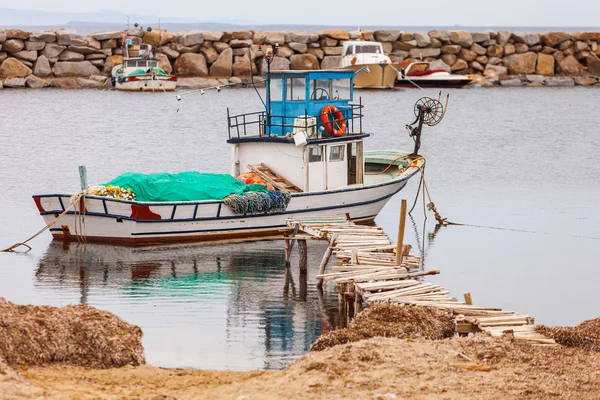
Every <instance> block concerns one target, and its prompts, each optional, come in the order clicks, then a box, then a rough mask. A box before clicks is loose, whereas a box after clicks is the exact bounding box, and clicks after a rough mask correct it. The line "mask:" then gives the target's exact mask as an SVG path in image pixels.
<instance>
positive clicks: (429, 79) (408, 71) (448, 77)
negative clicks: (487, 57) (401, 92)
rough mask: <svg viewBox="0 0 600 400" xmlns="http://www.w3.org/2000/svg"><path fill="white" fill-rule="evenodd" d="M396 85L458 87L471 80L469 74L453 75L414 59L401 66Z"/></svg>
mask: <svg viewBox="0 0 600 400" xmlns="http://www.w3.org/2000/svg"><path fill="white" fill-rule="evenodd" d="M397 75H398V76H397V78H396V84H395V86H396V87H415V86H418V87H436V88H459V87H463V86H465V85H467V84H468V83H469V82H471V79H472V78H471V77H470V76H469V75H455V74H451V73H449V72H448V71H446V70H444V69H435V68H432V67H431V63H429V62H427V61H415V62H411V63H408V64H406V65H404V66H403V68H402V69H401V70H400V72H399V73H398V74H397Z"/></svg>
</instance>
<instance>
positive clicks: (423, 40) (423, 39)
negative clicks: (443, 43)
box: [414, 31, 431, 47]
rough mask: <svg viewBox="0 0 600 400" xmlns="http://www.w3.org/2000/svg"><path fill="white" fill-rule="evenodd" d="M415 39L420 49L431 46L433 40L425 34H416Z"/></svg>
mask: <svg viewBox="0 0 600 400" xmlns="http://www.w3.org/2000/svg"><path fill="white" fill-rule="evenodd" d="M414 37H415V40H416V41H417V46H418V47H427V46H429V45H430V44H431V38H430V37H429V35H427V34H426V33H425V32H421V31H419V32H415V33H414Z"/></svg>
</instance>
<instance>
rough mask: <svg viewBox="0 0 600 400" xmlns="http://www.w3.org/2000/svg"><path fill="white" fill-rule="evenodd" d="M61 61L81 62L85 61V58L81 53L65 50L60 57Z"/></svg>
mask: <svg viewBox="0 0 600 400" xmlns="http://www.w3.org/2000/svg"><path fill="white" fill-rule="evenodd" d="M58 59H59V60H60V61H81V60H84V59H85V56H84V55H83V54H81V53H75V52H73V51H70V50H65V51H63V52H62V53H60V55H59V56H58Z"/></svg>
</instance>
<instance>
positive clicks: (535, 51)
mask: <svg viewBox="0 0 600 400" xmlns="http://www.w3.org/2000/svg"><path fill="white" fill-rule="evenodd" d="M542 48H543V46H542V45H541V44H536V45H535V46H531V47H529V51H533V52H534V53H539V52H540V51H542Z"/></svg>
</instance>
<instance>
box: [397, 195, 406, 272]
mask: <svg viewBox="0 0 600 400" xmlns="http://www.w3.org/2000/svg"><path fill="white" fill-rule="evenodd" d="M405 226H406V200H405V199H402V205H401V206H400V222H399V224H398V241H397V243H396V265H397V266H400V265H401V264H402V253H403V246H404V227H405Z"/></svg>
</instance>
